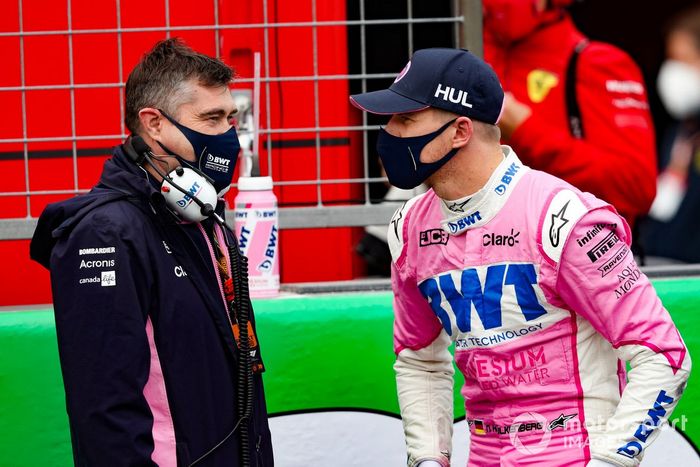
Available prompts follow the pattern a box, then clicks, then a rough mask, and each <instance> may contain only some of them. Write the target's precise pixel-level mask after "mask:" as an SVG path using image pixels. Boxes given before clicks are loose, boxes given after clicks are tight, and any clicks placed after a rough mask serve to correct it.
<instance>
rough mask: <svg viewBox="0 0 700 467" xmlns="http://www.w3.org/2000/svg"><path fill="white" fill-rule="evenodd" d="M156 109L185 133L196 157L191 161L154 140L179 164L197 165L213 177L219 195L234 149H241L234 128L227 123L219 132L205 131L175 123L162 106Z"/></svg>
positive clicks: (225, 187) (232, 164)
mask: <svg viewBox="0 0 700 467" xmlns="http://www.w3.org/2000/svg"><path fill="white" fill-rule="evenodd" d="M160 112H161V113H162V114H163V115H164V116H165V118H167V119H168V120H170V122H171V123H172V124H173V125H175V126H176V127H177V128H178V129H179V130H180V132H182V134H183V135H185V138H187V141H189V142H190V144H191V145H192V148H193V149H194V155H195V157H196V160H195V161H194V163H193V162H189V161H186V160H184V159H183V158H182V157H181V156H180V155H179V154H175V153H173V152H172V151H170V150H169V149H168V148H166V147H165V146H164V145H163V144H162V143H160V142H158V144H159V145H160V146H161V147H162V148H163V149H164V150H165V151H166V152H167V153H168V154H170V155H173V156H175V157H177V158H178V160H179V161H180V163H181V164H183V165H185V166H189V167H193V168H197V169H199V170H200V171H201V172H203V173H204V174H205V175H206V176H207V177H209V178H210V179H211V180H212V181H213V185H214V189H216V192H217V193H218V194H219V196H221V195H223V193H225V192H226V191H227V190H228V188H229V186H230V185H231V180H232V179H233V171H234V170H235V168H236V161H237V160H238V153H239V152H240V150H241V145H240V144H239V142H238V135H237V134H236V128H235V127H231V128H230V129H229V130H228V131H226V132H225V133H222V134H220V135H206V134H204V133H200V132H198V131H195V130H193V129H191V128H188V127H186V126H184V125H182V124H180V123H178V122H177V121H176V120H175V119H174V118H172V117H170V116H169V115H168V114H166V113H165V112H163V111H162V110H161V111H160Z"/></svg>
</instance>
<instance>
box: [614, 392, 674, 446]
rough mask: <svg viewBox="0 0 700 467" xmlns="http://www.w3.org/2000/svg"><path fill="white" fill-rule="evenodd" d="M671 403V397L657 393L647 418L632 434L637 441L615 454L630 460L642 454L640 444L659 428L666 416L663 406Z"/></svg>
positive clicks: (663, 393) (664, 393)
mask: <svg viewBox="0 0 700 467" xmlns="http://www.w3.org/2000/svg"><path fill="white" fill-rule="evenodd" d="M672 403H673V397H669V396H667V395H666V391H663V390H662V391H661V392H659V395H658V396H656V401H655V402H654V407H652V408H651V409H649V412H647V415H648V416H649V418H647V419H646V420H644V422H642V424H641V425H639V428H637V431H635V432H634V437H635V438H636V439H637V441H630V442H629V443H627V444H625V445H624V446H622V447H620V448H618V449H617V453H618V454H620V455H622V456H625V457H629V458H630V459H634V458H635V457H637V456H638V455H639V454H640V453H641V452H642V449H644V448H643V447H642V444H644V443H646V441H647V439H649V436H651V434H652V433H654V430H656V429H657V428H658V427H659V425H660V422H661V418H662V417H663V416H665V415H666V409H665V408H664V405H666V406H669V405H671V404H672Z"/></svg>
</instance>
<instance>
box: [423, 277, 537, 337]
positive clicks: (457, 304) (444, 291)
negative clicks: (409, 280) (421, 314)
mask: <svg viewBox="0 0 700 467" xmlns="http://www.w3.org/2000/svg"><path fill="white" fill-rule="evenodd" d="M535 284H537V273H536V272H535V267H534V266H533V265H532V264H496V265H492V266H489V267H488V268H487V270H486V281H485V283H484V284H482V283H481V280H480V279H479V275H478V273H477V270H476V268H471V269H465V270H464V271H462V274H461V287H460V291H458V290H457V287H455V284H454V281H453V279H452V275H451V274H450V273H447V274H442V275H441V276H438V277H437V278H433V277H431V278H430V279H427V280H425V281H423V282H422V283H421V284H420V285H419V286H418V288H419V289H420V291H421V293H422V294H423V296H424V297H425V299H426V300H427V301H428V303H430V306H431V308H432V309H433V312H434V313H435V314H436V315H437V317H438V318H439V319H440V322H441V323H442V326H443V328H445V331H446V332H447V334H449V335H450V336H451V335H452V323H451V321H450V317H449V316H448V314H447V312H446V311H445V309H444V308H442V306H441V302H442V297H443V296H444V297H445V300H446V301H447V302H448V303H449V304H450V307H451V308H452V311H454V314H455V317H456V320H457V323H456V324H457V328H458V329H459V330H460V331H461V332H470V331H471V329H472V326H471V314H472V304H473V305H474V309H475V310H476V313H477V315H478V316H479V318H480V319H481V323H482V324H483V326H484V329H485V330H488V329H495V328H499V327H501V326H502V324H503V316H502V310H501V297H502V296H503V289H504V287H505V286H513V290H514V291H515V297H516V299H517V302H518V305H519V306H520V310H521V311H522V313H523V316H524V317H525V321H532V320H534V319H537V318H539V317H540V316H542V315H545V314H546V313H547V312H546V311H545V309H544V308H543V307H542V305H541V304H540V302H539V301H538V300H537V294H536V293H535V288H534V287H533V285H535Z"/></svg>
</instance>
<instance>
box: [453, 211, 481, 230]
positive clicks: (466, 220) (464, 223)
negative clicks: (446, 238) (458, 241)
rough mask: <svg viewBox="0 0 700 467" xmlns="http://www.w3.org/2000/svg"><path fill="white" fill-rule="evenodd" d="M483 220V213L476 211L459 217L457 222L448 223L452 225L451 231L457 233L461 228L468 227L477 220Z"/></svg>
mask: <svg viewBox="0 0 700 467" xmlns="http://www.w3.org/2000/svg"><path fill="white" fill-rule="evenodd" d="M480 220H481V213H480V212H479V211H476V212H474V213H472V214H467V215H466V216H464V217H462V218H461V219H459V220H458V221H457V222H448V223H447V225H449V226H450V232H452V233H457V232H459V231H460V230H463V229H466V228H467V227H469V226H470V225H472V224H474V223H475V222H476V221H480Z"/></svg>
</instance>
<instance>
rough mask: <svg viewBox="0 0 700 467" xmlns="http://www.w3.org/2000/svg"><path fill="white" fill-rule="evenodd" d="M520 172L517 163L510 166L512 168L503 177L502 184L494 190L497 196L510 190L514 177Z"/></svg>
mask: <svg viewBox="0 0 700 467" xmlns="http://www.w3.org/2000/svg"><path fill="white" fill-rule="evenodd" d="M518 170H520V166H519V165H518V164H516V163H515V162H513V163H512V164H510V166H509V167H508V168H507V169H506V171H505V173H504V174H503V176H502V177H501V183H499V184H498V185H496V188H494V189H493V191H495V192H496V194H497V195H503V194H505V192H506V191H507V190H508V186H509V185H510V182H512V181H513V177H515V174H517V173H518Z"/></svg>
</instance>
